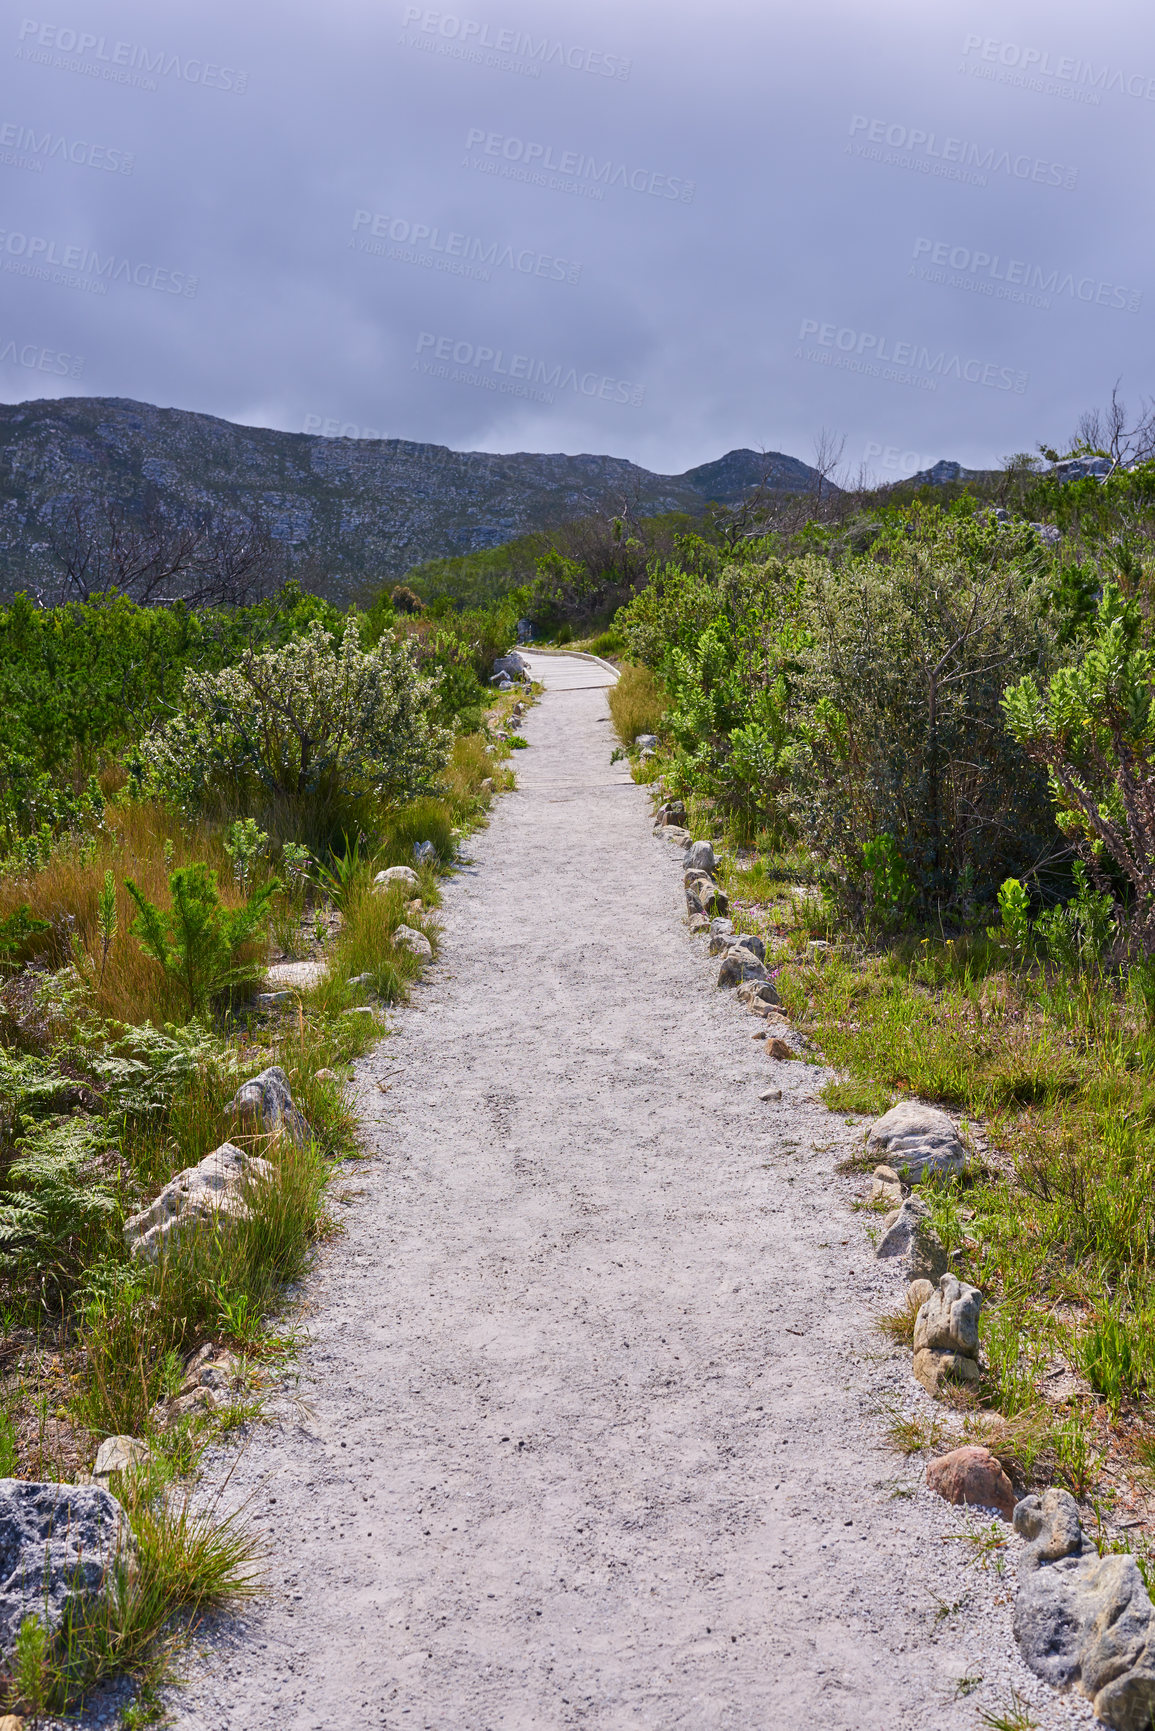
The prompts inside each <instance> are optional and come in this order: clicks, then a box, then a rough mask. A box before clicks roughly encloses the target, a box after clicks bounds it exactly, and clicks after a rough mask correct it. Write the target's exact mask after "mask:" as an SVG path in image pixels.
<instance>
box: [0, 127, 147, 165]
mask: <svg viewBox="0 0 1155 1731" xmlns="http://www.w3.org/2000/svg"><path fill="white" fill-rule="evenodd" d="M48 162H71V163H75V165H76V166H77V167H78V168H98V169H102V170H103V171H104V172H105V173H106V174H131V173H132V171H133V169H134V168H135V167H136V158H135V156H134V155H133V154H132V152H131V151H129V150H118V149H116V148H114V147H113V146H111V145H107V144H90V143H88V142H87V141H86V140H85V139H82V138H69V137H67V136H66V135H65V134H64V133H62V132H52V131H41V130H40V129H39V128H38V127H35V126H22V125H20V124H19V122H17V121H14V120H5V121H0V163H3V164H4V166H5V167H6V168H30V169H32V170H33V172H34V173H41V172H42V171H43V169H44V165H45V164H46V163H48Z"/></svg>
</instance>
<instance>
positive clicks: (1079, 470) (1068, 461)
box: [1050, 457, 1115, 481]
mask: <svg viewBox="0 0 1155 1731" xmlns="http://www.w3.org/2000/svg"><path fill="white" fill-rule="evenodd" d="M1114 466H1115V465H1114V464H1113V463H1112V461H1111V459H1110V457H1065V458H1064V459H1063V461H1062V462H1060V463H1056V464H1055V466H1054V468H1053V469H1052V470H1051V471H1050V472H1051V474H1052V475H1054V476H1055V478H1056V479H1057V480H1059V481H1081V480H1083V479H1084V478H1085V477H1086V476H1087V475H1094V476H1095V478H1096V479H1097V480H1102V479H1103V478H1104V477H1105V476H1107V475H1109V474H1110V473H1111V470H1112V469H1113V468H1114Z"/></svg>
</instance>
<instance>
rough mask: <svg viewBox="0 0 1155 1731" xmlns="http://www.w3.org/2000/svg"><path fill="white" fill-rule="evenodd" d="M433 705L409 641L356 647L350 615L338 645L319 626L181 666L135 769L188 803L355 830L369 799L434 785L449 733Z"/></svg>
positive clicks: (274, 821)
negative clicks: (173, 711) (173, 706)
mask: <svg viewBox="0 0 1155 1731" xmlns="http://www.w3.org/2000/svg"><path fill="white" fill-rule="evenodd" d="M436 702H437V693H436V687H435V683H434V681H433V680H432V679H428V678H425V677H423V676H422V675H421V674H420V673H419V672H418V670H417V663H416V658H415V654H414V651H413V648H412V646H411V644H410V643H409V642H408V641H405V640H398V639H396V638H394V637H393V636H391V635H389V634H386V635H384V636H382V638H381V640H380V641H379V642H378V643H377V644H376V645H375V646H374V647H373V648H372V649H370V650H363V649H362V648H361V647H360V643H359V640H358V634H357V629H356V627H355V626H354V625H353V624H352V623H350V624H349V625H348V626H347V627H346V629H345V632H344V635H343V636H342V638H341V640H340V642H339V643H338V642H335V641H334V640H333V639H332V638H331V637H330V636H329V634H328V633H327V632H326V631H325V630H324V628H323V627H322V626H321V624H320V623H319V622H314V624H313V625H312V626H310V628H309V630H308V632H307V633H306V634H305V636H303V637H300V638H296V639H293V640H292V641H291V642H289V643H286V644H285V645H284V646H283V647H281V648H279V649H271V650H266V651H263V652H261V653H256V652H252V651H249V652H246V653H245V654H243V655H242V656H241V658H240V660H239V661H238V662H237V664H236V665H235V666H233V667H229V668H226V669H225V670H224V671H223V672H221V673H216V674H199V673H192V672H190V673H188V674H187V675H186V678H185V687H184V704H183V708H182V711H181V713H180V714H179V715H177V716H176V717H175V718H174V719H173V720H172V721H169V722H167V723H165V724H164V725H161V726H158V727H155V728H154V729H153V730H152V732H151V733H149V734H148V736H147V737H146V739H145V740H144V741H143V743H142V745H141V749H140V754H139V762H138V774H139V775H141V776H144V777H147V778H148V779H149V780H150V781H151V783H152V784H153V785H154V786H155V787H156V788H157V789H158V790H159V791H160V792H161V793H162V794H163V795H164V796H165V797H167V798H170V799H175V800H176V801H177V802H178V803H179V804H180V805H181V806H182V808H184V809H185V810H189V811H191V810H199V809H205V808H212V806H213V805H214V802H216V803H217V804H221V803H222V802H223V803H224V804H228V803H229V802H232V803H233V805H234V806H239V807H240V809H242V810H246V811H250V812H251V811H252V810H254V809H256V810H258V811H259V812H260V813H261V814H262V816H263V817H264V818H265V820H266V821H268V822H269V824H270V827H271V828H276V829H277V832H278V833H279V834H282V835H284V834H296V835H300V834H302V833H307V834H308V833H310V832H309V831H307V830H306V828H305V826H306V824H308V823H309V822H310V817H311V834H310V839H315V837H316V832H317V829H318V825H319V824H323V825H326V826H330V828H336V827H340V825H341V824H342V823H345V824H346V825H348V824H349V823H352V825H353V833H355V832H356V826H357V823H358V822H359V821H360V817H359V813H360V814H361V815H363V807H364V802H365V801H366V800H370V801H376V800H383V801H385V802H391V801H393V802H395V801H400V800H404V799H409V798H412V797H413V796H414V795H416V794H418V793H421V792H423V791H425V790H426V789H427V788H428V787H429V786H430V785H431V783H432V782H433V780H434V778H435V777H436V775H437V772H438V770H439V769H440V768H441V766H442V765H443V764H444V762H445V760H446V757H447V755H448V751H449V746H450V740H451V735H450V733H449V731H448V729H447V728H445V727H443V726H442V725H440V724H439V723H438V722H437V721H436V720H435V719H434V710H435V707H436ZM359 802H360V803H359ZM286 819H288V820H290V821H288V822H286Z"/></svg>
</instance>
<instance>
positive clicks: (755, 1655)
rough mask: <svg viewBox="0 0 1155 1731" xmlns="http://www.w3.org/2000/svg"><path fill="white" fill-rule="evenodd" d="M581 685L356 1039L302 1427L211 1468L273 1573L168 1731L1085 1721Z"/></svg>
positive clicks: (813, 1145)
mask: <svg viewBox="0 0 1155 1731" xmlns="http://www.w3.org/2000/svg"><path fill="white" fill-rule="evenodd" d="M604 677H605V676H604V674H602V673H601V672H600V670H598V669H597V668H596V667H594V666H593V665H592V664H589V663H580V662H576V661H569V660H560V659H559V660H557V661H555V662H554V663H553V670H552V671H551V672H550V684H551V689H550V690H549V691H548V692H547V695H546V696H545V698H544V699H543V701H542V703H541V704H540V706H538V707H537V708H536V709H535V710H534V711H533V712H532V713H531V715H530V716H529V717H528V719H527V721H526V723H525V726H524V732H525V734H526V736H527V737H528V739H529V740H530V742H531V746H532V749H531V750H528V751H525V752H521V753H518V754H517V755H516V756H515V758H514V759H513V764H514V767H515V768H516V770H517V773H518V777H519V783H520V785H519V790H518V792H517V793H515V794H513V795H510V796H507V797H505V798H503V799H502V800H501V801H500V802H499V804H498V805H497V807H496V809H495V812H494V815H493V819H492V822H491V825H490V827H489V829H488V830H487V831H485V832H484V833H482V834H481V835H480V836H478V837H477V838H475V840H474V841H473V842H472V843H471V844H470V845H471V850H472V853H473V856H474V863H473V864H472V865H471V866H469V867H468V868H467V869H465V870H463V871H462V872H461V873H460V874H459V875H458V876H457V877H456V878H455V879H454V880H452V881H451V882H450V884H449V885H448V887H447V892H446V897H445V909H444V917H445V935H444V942H443V947H442V953H441V959H440V961H439V963H438V965H437V966H436V967H435V968H434V969H433V970H432V971H431V973H430V975H429V977H428V979H427V981H426V982H425V983H424V984H423V985H422V986H421V987H420V988H419V990H418V992H417V994H416V996H415V1000H414V1003H413V1005H412V1007H411V1008H409V1009H407V1010H405V1011H404V1012H402V1013H401V1014H400V1015H399V1016H398V1017H397V1018H396V1033H395V1034H394V1036H393V1037H391V1038H389V1039H387V1040H385V1041H384V1042H382V1044H381V1045H380V1046H379V1047H378V1048H377V1049H376V1051H375V1052H373V1053H372V1054H370V1055H369V1056H368V1057H367V1058H366V1059H364V1060H363V1061H362V1062H361V1064H360V1065H359V1066H358V1081H357V1085H358V1089H359V1097H360V1099H361V1101H362V1103H363V1116H364V1123H365V1134H366V1140H367V1144H368V1146H369V1147H370V1148H371V1150H372V1151H373V1157H372V1159H371V1160H370V1161H368V1162H366V1163H365V1164H363V1165H362V1166H361V1167H360V1168H359V1170H357V1171H355V1172H354V1173H352V1174H351V1176H350V1177H349V1179H348V1180H347V1181H346V1182H345V1183H344V1184H343V1185H341V1184H339V1185H338V1189H339V1190H342V1189H344V1190H345V1191H346V1192H355V1193H356V1194H355V1195H353V1196H352V1197H351V1198H350V1205H349V1206H348V1207H347V1208H342V1209H341V1210H340V1212H341V1213H342V1215H343V1217H344V1220H345V1224H346V1226H347V1234H346V1236H344V1237H343V1238H342V1239H340V1240H339V1241H337V1242H336V1243H335V1244H334V1245H333V1246H331V1247H330V1248H329V1249H328V1250H327V1251H326V1253H325V1255H324V1256H323V1258H322V1260H321V1264H320V1267H319V1269H318V1272H317V1274H316V1275H315V1277H314V1279H313V1280H312V1281H311V1282H310V1289H309V1300H310V1302H309V1305H308V1307H307V1310H306V1314H305V1321H306V1324H307V1327H308V1330H309V1335H310V1344H309V1346H308V1347H307V1349H306V1351H305V1354H304V1359H303V1371H304V1388H303V1392H304V1394H305V1396H306V1398H307V1399H308V1401H309V1403H310V1407H311V1412H310V1416H309V1417H308V1419H307V1420H306V1421H305V1422H302V1421H301V1419H300V1417H299V1415H298V1416H296V1417H294V1415H293V1414H292V1413H291V1412H290V1411H288V1410H286V1412H285V1414H284V1415H283V1417H282V1418H281V1419H279V1420H278V1421H277V1422H276V1423H274V1424H273V1425H272V1426H271V1427H266V1428H263V1429H261V1430H259V1431H258V1432H257V1434H256V1436H255V1438H254V1440H253V1442H252V1444H251V1446H250V1448H249V1450H248V1451H247V1453H246V1455H245V1457H244V1459H243V1461H242V1463H241V1467H240V1469H239V1474H238V1477H239V1480H240V1483H241V1486H242V1488H243V1489H245V1490H247V1491H248V1492H250V1493H251V1494H252V1495H253V1496H254V1500H255V1507H256V1510H257V1513H258V1516H259V1519H260V1524H261V1525H262V1526H263V1527H264V1528H266V1529H267V1531H268V1534H269V1545H270V1561H269V1579H270V1584H271V1587H272V1592H271V1595H270V1597H269V1598H268V1599H267V1600H265V1601H264V1602H263V1603H262V1604H260V1605H259V1606H258V1607H257V1608H256V1609H255V1610H254V1611H252V1612H251V1613H249V1614H248V1615H247V1617H246V1618H245V1619H238V1620H233V1621H229V1622H227V1623H226V1624H225V1625H224V1626H222V1627H220V1628H218V1629H217V1630H216V1631H214V1632H213V1634H212V1638H211V1640H210V1641H209V1642H208V1644H207V1648H206V1651H205V1654H204V1656H203V1658H202V1659H201V1660H199V1661H197V1662H196V1663H195V1664H194V1665H193V1666H192V1667H191V1676H190V1681H189V1685H188V1687H187V1688H186V1690H185V1691H184V1692H183V1693H182V1694H180V1695H178V1696H177V1697H176V1699H175V1701H174V1710H175V1717H176V1723H177V1724H178V1725H179V1726H183V1727H196V1728H197V1731H208V1728H210V1727H211V1728H212V1731H229V1728H231V1731H242V1728H244V1731H266V1728H267V1731H273V1728H274V1727H275V1728H276V1731H306V1728H310V1731H311V1728H320V1727H325V1728H333V1727H341V1728H344V1727H361V1726H390V1727H410V1728H412V1727H428V1728H431V1731H490V1728H497V1727H505V1728H507V1731H561V1728H563V1727H579V1726H580V1727H590V1728H596V1731H640V1728H642V1727H648V1728H651V1727H652V1728H655V1731H665V1728H667V1727H685V1728H686V1731H713V1728H715V1727H717V1728H719V1731H721V1728H725V1731H755V1728H757V1731H763V1728H767V1727H770V1728H779V1727H781V1728H783V1731H787V1728H794V1727H800V1726H816V1727H817V1726H821V1727H833V1728H836V1731H841V1728H843V1727H845V1728H846V1731H851V1728H854V1731H863V1728H864V1727H884V1728H886V1731H896V1728H904V1727H911V1728H914V1727H918V1728H919V1731H927V1728H929V1727H935V1728H944V1731H953V1728H955V1727H958V1728H960V1731H961V1728H963V1727H966V1728H967V1731H973V1728H974V1727H975V1726H976V1724H977V1722H978V1713H977V1711H976V1709H977V1708H979V1707H985V1708H987V1709H990V1708H991V1707H993V1706H995V1705H999V1706H1002V1705H1003V1704H1004V1703H1005V1701H1006V1698H1007V1695H1008V1692H1009V1688H1010V1686H1011V1684H1012V1683H1014V1684H1015V1685H1017V1686H1018V1687H1019V1688H1021V1689H1023V1691H1024V1692H1025V1693H1026V1694H1027V1695H1028V1696H1029V1697H1030V1698H1031V1699H1032V1700H1034V1701H1036V1702H1038V1703H1039V1704H1040V1706H1041V1709H1042V1710H1041V1711H1040V1712H1038V1713H1037V1714H1036V1717H1037V1718H1038V1720H1039V1722H1040V1723H1041V1724H1043V1725H1046V1726H1052V1725H1060V1724H1063V1725H1066V1724H1069V1723H1071V1718H1072V1716H1073V1717H1078V1718H1079V1719H1082V1718H1083V1717H1084V1713H1083V1712H1082V1711H1081V1710H1079V1709H1076V1708H1073V1707H1071V1708H1067V1707H1064V1706H1063V1705H1062V1704H1061V1703H1060V1702H1059V1701H1058V1699H1057V1698H1056V1697H1054V1696H1051V1695H1049V1694H1048V1692H1047V1691H1046V1690H1045V1689H1044V1688H1043V1687H1042V1686H1041V1685H1040V1684H1037V1683H1036V1682H1035V1681H1034V1679H1033V1678H1031V1676H1030V1674H1029V1673H1028V1672H1027V1671H1026V1670H1025V1669H1024V1668H1023V1667H1022V1665H1021V1664H1020V1663H1019V1661H1018V1659H1017V1657H1016V1655H1015V1653H1014V1650H1013V1645H1012V1642H1011V1639H1010V1634H1009V1598H1010V1592H1009V1587H1010V1581H1009V1578H1008V1577H1002V1578H1000V1577H999V1576H997V1575H995V1574H994V1573H989V1572H988V1573H984V1572H983V1571H982V1570H980V1569H978V1568H977V1567H975V1566H974V1565H973V1563H972V1562H969V1561H968V1557H969V1554H970V1552H971V1549H972V1547H970V1546H968V1545H967V1544H966V1543H965V1542H963V1541H961V1540H960V1539H959V1538H958V1537H957V1535H959V1534H961V1533H963V1532H965V1531H967V1530H968V1529H973V1528H974V1527H975V1526H977V1525H978V1524H979V1523H978V1522H977V1521H976V1520H975V1519H974V1518H973V1517H969V1516H963V1515H962V1514H961V1513H959V1512H957V1511H955V1510H952V1509H949V1508H947V1506H946V1505H945V1504H943V1503H941V1502H940V1501H939V1500H938V1499H937V1498H934V1497H932V1496H931V1495H930V1493H929V1492H927V1491H926V1490H925V1489H923V1488H919V1487H920V1480H921V1476H922V1467H921V1464H919V1463H917V1462H916V1463H914V1464H913V1465H911V1466H909V1467H907V1466H905V1465H904V1464H903V1463H902V1462H901V1461H900V1460H899V1458H898V1457H896V1456H895V1455H894V1454H893V1453H891V1452H889V1451H888V1450H887V1448H886V1447H885V1446H884V1444H883V1442H882V1420H881V1419H880V1417H879V1416H878V1414H879V1409H880V1407H881V1406H882V1405H884V1404H885V1402H886V1401H887V1400H888V1399H890V1400H894V1399H898V1400H901V1401H903V1402H905V1403H907V1404H909V1405H915V1404H917V1403H919V1402H922V1401H923V1400H924V1398H925V1397H923V1396H922V1395H921V1394H920V1393H919V1392H918V1391H917V1390H916V1389H915V1387H914V1385H913V1383H912V1382H911V1379H910V1373H909V1367H908V1363H907V1361H906V1360H905V1359H904V1358H902V1357H901V1356H898V1355H896V1354H893V1353H891V1352H890V1350H889V1349H888V1348H887V1347H886V1345H885V1343H884V1342H883V1341H882V1340H881V1337H880V1336H878V1334H877V1333H876V1332H875V1331H874V1330H873V1328H872V1326H871V1316H872V1315H873V1313H874V1312H875V1311H877V1309H878V1308H879V1307H880V1305H881V1304H883V1303H893V1302H895V1300H896V1298H897V1296H898V1291H899V1286H898V1282H897V1279H896V1277H895V1276H894V1275H893V1274H892V1273H891V1272H890V1271H889V1270H886V1269H883V1268H882V1267H880V1265H878V1264H877V1263H876V1262H875V1261H874V1260H873V1256H872V1252H871V1248H870V1242H869V1239H868V1237H867V1233H866V1229H865V1221H864V1217H863V1216H861V1215H856V1214H854V1213H852V1212H851V1211H850V1209H849V1206H848V1201H849V1198H850V1197H851V1195H852V1191H851V1189H850V1186H849V1185H848V1183H847V1182H846V1181H844V1180H842V1179H840V1178H837V1177H836V1176H835V1175H834V1166H835V1163H836V1161H837V1160H838V1159H839V1157H840V1154H841V1153H842V1152H843V1151H845V1149H846V1148H847V1147H848V1146H849V1145H850V1142H851V1141H852V1140H853V1139H855V1138H857V1137H859V1136H860V1135H861V1130H860V1129H858V1130H855V1129H853V1128H848V1127H847V1126H846V1125H845V1124H844V1123H843V1122H842V1120H841V1119H839V1118H837V1117H834V1116H832V1115H831V1114H829V1113H828V1112H826V1110H825V1109H824V1108H823V1107H821V1106H820V1105H818V1104H817V1103H816V1102H815V1101H814V1100H813V1098H812V1096H813V1093H814V1090H815V1088H816V1086H817V1085H819V1084H820V1082H821V1079H822V1077H821V1072H819V1071H816V1070H815V1069H814V1068H813V1067H811V1066H809V1065H805V1064H801V1063H783V1064H775V1063H773V1062H772V1061H770V1060H768V1059H767V1058H766V1056H765V1052H764V1048H763V1046H762V1045H761V1044H760V1043H755V1042H754V1041H753V1040H752V1039H751V1038H750V1035H751V1032H752V1031H753V1029H754V1027H755V1026H756V1024H755V1022H754V1021H753V1019H752V1018H750V1017H749V1016H747V1015H746V1014H745V1013H744V1012H743V1010H742V1009H741V1007H740V1006H739V1005H738V1004H737V1002H736V1001H735V998H734V996H733V994H731V993H727V992H723V991H719V990H718V989H717V987H716V986H715V984H714V979H715V975H716V964H710V963H708V962H707V961H706V960H705V957H704V954H703V950H702V947H701V945H695V944H694V943H692V942H691V940H690V939H689V937H688V935H687V933H686V929H685V924H684V917H683V915H684V904H683V899H682V889H681V878H680V855H678V854H677V852H676V850H675V849H673V848H671V847H670V846H669V845H668V844H666V843H664V842H662V841H660V840H656V839H654V838H653V837H652V836H651V833H650V801H649V798H648V796H647V794H646V793H645V791H644V790H643V789H641V788H638V787H635V786H634V785H633V783H632V782H631V781H630V779H629V777H628V775H627V774H626V773H625V768H624V766H622V765H617V766H614V767H612V768H611V767H610V764H609V757H610V751H611V749H612V745H613V743H614V741H613V738H612V733H611V728H610V725H609V721H608V715H607V708H606V702H605V695H604V691H603V690H602V689H600V684H601V681H602V680H603V679H604ZM770 1083H773V1084H774V1085H778V1084H781V1086H782V1088H783V1090H784V1094H783V1099H782V1101H781V1102H780V1103H775V1104H766V1103H763V1102H761V1101H760V1100H759V1092H760V1090H761V1089H763V1088H765V1087H766V1086H767V1085H768V1084H770ZM382 1090H384V1091H382ZM866 1218H869V1217H866ZM959 1602H961V1604H960V1603H959ZM940 1606H941V1607H944V1614H943V1615H941V1616H940V1615H936V1613H938V1612H939V1608H940ZM951 1607H954V1609H951ZM965 1674H970V1675H971V1676H975V1675H981V1676H982V1678H983V1680H984V1681H983V1683H982V1685H981V1686H980V1687H978V1688H977V1691H976V1692H975V1693H972V1694H970V1695H969V1697H967V1698H966V1699H960V1698H957V1697H956V1693H955V1682H956V1680H957V1679H958V1678H959V1677H961V1676H963V1675H965Z"/></svg>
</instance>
